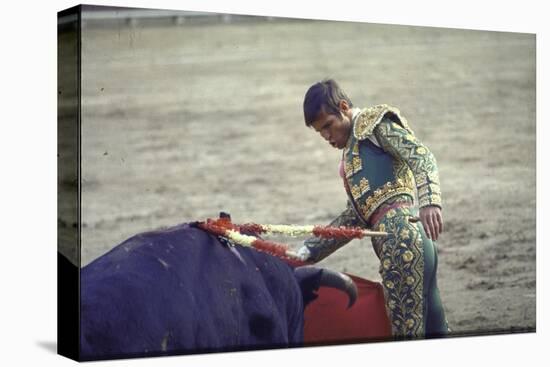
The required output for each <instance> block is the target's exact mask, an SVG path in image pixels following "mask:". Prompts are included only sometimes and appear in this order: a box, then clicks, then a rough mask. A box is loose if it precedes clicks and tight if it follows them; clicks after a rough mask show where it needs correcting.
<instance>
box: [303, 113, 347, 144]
mask: <svg viewBox="0 0 550 367" xmlns="http://www.w3.org/2000/svg"><path fill="white" fill-rule="evenodd" d="M311 126H312V127H313V128H314V129H315V131H317V132H318V133H319V134H321V136H322V137H323V139H325V140H326V141H327V142H328V143H329V144H330V145H331V146H332V147H333V148H336V149H344V148H345V147H346V144H347V142H348V138H349V134H350V133H351V119H350V117H349V116H348V114H347V113H342V112H341V113H340V115H339V116H338V115H332V114H327V113H325V111H324V110H323V111H321V112H320V113H319V115H318V116H317V120H315V121H314V122H313V123H312V124H311Z"/></svg>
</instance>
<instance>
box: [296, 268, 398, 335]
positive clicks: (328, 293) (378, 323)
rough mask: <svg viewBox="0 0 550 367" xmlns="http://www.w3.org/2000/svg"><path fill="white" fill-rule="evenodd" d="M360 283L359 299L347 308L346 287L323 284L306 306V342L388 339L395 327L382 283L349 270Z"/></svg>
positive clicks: (358, 283)
mask: <svg viewBox="0 0 550 367" xmlns="http://www.w3.org/2000/svg"><path fill="white" fill-rule="evenodd" d="M348 275H349V276H350V277H351V278H352V279H353V281H354V282H355V284H356V285H357V290H358V292H357V293H358V294H357V301H356V302H355V304H354V305H353V306H352V307H351V308H349V309H348V308H347V305H348V298H347V295H346V294H344V293H343V292H342V291H339V290H336V289H333V288H326V287H321V288H320V289H319V291H318V292H317V294H318V295H319V297H318V298H317V299H316V300H315V301H313V302H311V303H310V304H309V305H308V306H307V307H306V310H305V316H304V317H305V325H304V343H305V345H308V344H309V345H312V344H335V343H339V344H340V343H349V342H368V341H379V340H388V339H389V338H390V337H391V327H390V322H389V319H388V315H387V314H386V309H385V305H384V292H383V289H382V285H381V284H380V283H377V282H371V281H370V280H366V279H362V278H359V277H356V276H353V275H350V274H348Z"/></svg>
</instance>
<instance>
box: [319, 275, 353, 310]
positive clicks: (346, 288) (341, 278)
mask: <svg viewBox="0 0 550 367" xmlns="http://www.w3.org/2000/svg"><path fill="white" fill-rule="evenodd" d="M320 283H321V286H324V287H333V288H337V289H340V290H341V291H343V292H346V294H347V295H348V298H349V302H348V308H350V307H351V306H353V304H354V303H355V301H356V300H357V286H356V285H355V283H354V282H353V280H352V279H351V278H350V277H349V276H347V275H346V274H344V273H340V272H337V271H334V270H330V269H323V273H322V275H321V282H320Z"/></svg>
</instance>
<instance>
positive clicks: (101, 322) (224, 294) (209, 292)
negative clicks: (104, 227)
mask: <svg viewBox="0 0 550 367" xmlns="http://www.w3.org/2000/svg"><path fill="white" fill-rule="evenodd" d="M300 281H303V282H302V283H301V284H302V285H303V284H305V283H308V287H310V288H311V285H312V284H316V285H315V286H313V288H316V287H318V282H317V281H316V280H312V279H311V278H310V279H306V280H303V279H302V280H298V279H297V278H296V277H295V274H294V271H293V269H292V268H291V267H290V266H289V265H288V264H286V263H285V262H283V261H281V260H280V259H278V258H275V257H273V256H271V255H268V254H266V253H262V252H259V251H256V250H254V249H251V248H245V247H241V246H236V247H233V248H229V247H228V246H227V245H225V244H222V243H221V242H220V241H219V240H218V238H217V237H216V236H213V235H210V234H208V233H206V232H204V231H203V230H200V229H198V228H195V227H193V226H191V225H189V224H182V225H179V226H176V227H173V228H169V229H165V230H160V231H155V232H148V233H143V234H139V235H136V236H134V237H132V238H130V239H128V240H126V241H125V242H123V243H121V244H120V245H118V246H117V247H115V248H114V249H113V250H111V251H110V252H108V253H106V254H105V255H103V256H101V257H99V258H98V259H96V260H95V261H93V262H91V263H90V264H88V265H87V266H85V267H84V268H82V270H81V273H80V284H81V314H80V315H81V333H80V335H81V350H80V352H81V359H83V360H92V359H104V358H119V357H137V356H151V355H163V354H182V353H204V352H212V351H229V350H247V349H258V348H277V347H288V346H299V345H301V343H302V341H303V325H304V318H303V315H304V299H303V296H304V294H302V291H301V289H300V286H299V282H300ZM311 290H312V291H313V290H316V289H311ZM305 297H306V301H307V299H309V297H311V294H310V295H305ZM313 297H315V296H313Z"/></svg>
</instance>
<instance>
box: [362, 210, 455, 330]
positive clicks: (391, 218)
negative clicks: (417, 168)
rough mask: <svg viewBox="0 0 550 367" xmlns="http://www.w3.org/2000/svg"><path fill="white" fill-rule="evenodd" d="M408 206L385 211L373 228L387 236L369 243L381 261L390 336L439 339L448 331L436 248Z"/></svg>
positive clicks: (415, 213)
mask: <svg viewBox="0 0 550 367" xmlns="http://www.w3.org/2000/svg"><path fill="white" fill-rule="evenodd" d="M416 215H417V209H415V208H413V207H410V206H401V207H395V208H392V209H390V210H388V211H386V212H385V214H384V215H383V216H381V217H380V218H378V219H377V220H376V222H375V223H371V224H372V227H373V228H374V229H377V230H380V231H386V232H388V233H389V236H388V237H385V238H384V237H373V239H372V244H373V247H374V251H375V252H376V255H377V256H378V258H379V259H380V275H381V276H382V284H383V286H384V293H385V298H386V310H387V312H388V316H389V318H390V322H391V325H392V334H393V336H394V337H396V338H398V339H400V338H404V339H410V338H418V337H420V338H422V337H426V338H429V337H440V336H444V335H446V334H447V332H448V325H447V321H446V318H445V312H444V310H443V305H442V303H441V299H440V295H439V290H438V288H437V279H436V272H437V249H436V244H435V242H433V241H432V240H430V239H429V238H428V237H427V235H426V233H425V231H424V228H423V226H422V224H421V223H420V222H418V223H411V222H409V218H411V217H413V216H416Z"/></svg>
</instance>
